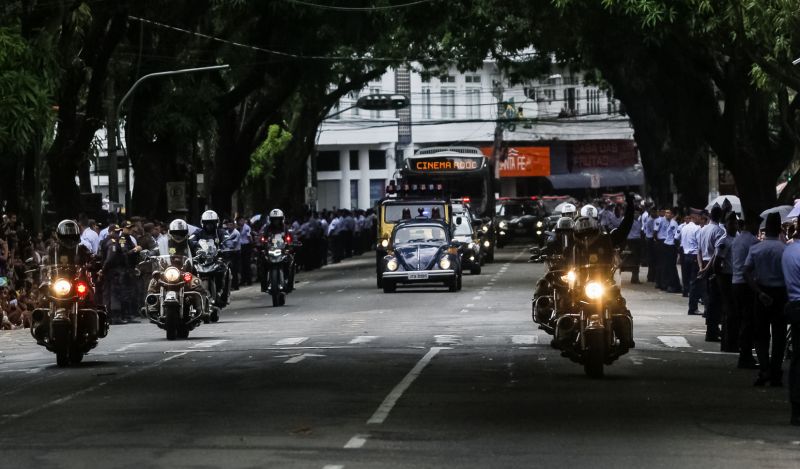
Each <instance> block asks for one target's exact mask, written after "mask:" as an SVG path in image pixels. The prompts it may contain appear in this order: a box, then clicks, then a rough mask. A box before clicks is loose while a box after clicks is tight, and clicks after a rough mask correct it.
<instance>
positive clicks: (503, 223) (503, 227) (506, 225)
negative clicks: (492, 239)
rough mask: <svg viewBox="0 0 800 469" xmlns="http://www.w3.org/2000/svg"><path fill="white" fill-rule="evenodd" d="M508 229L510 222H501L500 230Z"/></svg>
mask: <svg viewBox="0 0 800 469" xmlns="http://www.w3.org/2000/svg"><path fill="white" fill-rule="evenodd" d="M507 228H508V222H507V221H505V220H503V221H501V222H500V229H501V230H505V229H507Z"/></svg>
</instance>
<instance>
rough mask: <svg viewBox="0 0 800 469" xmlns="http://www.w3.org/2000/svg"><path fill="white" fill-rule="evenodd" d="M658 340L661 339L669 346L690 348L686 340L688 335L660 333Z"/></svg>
mask: <svg viewBox="0 0 800 469" xmlns="http://www.w3.org/2000/svg"><path fill="white" fill-rule="evenodd" d="M658 340H660V341H661V342H662V343H663V344H664V345H666V346H667V347H672V348H690V347H691V345H689V342H688V341H687V340H686V337H683V336H681V335H660V336H658Z"/></svg>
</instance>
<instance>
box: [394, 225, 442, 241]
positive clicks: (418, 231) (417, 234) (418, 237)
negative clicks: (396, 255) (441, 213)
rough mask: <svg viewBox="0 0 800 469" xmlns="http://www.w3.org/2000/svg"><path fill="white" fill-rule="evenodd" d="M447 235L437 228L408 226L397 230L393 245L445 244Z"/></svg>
mask: <svg viewBox="0 0 800 469" xmlns="http://www.w3.org/2000/svg"><path fill="white" fill-rule="evenodd" d="M446 242H447V235H446V234H445V232H444V230H443V229H442V228H441V227H438V226H408V227H403V228H400V229H398V230H397V231H396V232H395V235H394V244H407V243H446Z"/></svg>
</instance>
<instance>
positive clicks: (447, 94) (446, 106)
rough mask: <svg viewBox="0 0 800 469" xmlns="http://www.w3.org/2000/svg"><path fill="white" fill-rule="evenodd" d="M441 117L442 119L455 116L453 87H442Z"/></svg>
mask: <svg viewBox="0 0 800 469" xmlns="http://www.w3.org/2000/svg"><path fill="white" fill-rule="evenodd" d="M442 117H443V118H444V119H453V118H455V117H456V90H455V89H454V88H443V89H442Z"/></svg>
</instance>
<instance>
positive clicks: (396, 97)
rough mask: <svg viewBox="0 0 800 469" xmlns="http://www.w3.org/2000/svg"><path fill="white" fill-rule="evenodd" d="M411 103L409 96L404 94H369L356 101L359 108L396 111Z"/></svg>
mask: <svg viewBox="0 0 800 469" xmlns="http://www.w3.org/2000/svg"><path fill="white" fill-rule="evenodd" d="M409 104H410V101H409V99H408V96H406V95H403V94H368V95H365V96H362V97H360V98H358V101H356V107H357V108H359V109H364V110H367V111H394V110H397V109H403V108H407V107H408V105H409Z"/></svg>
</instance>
